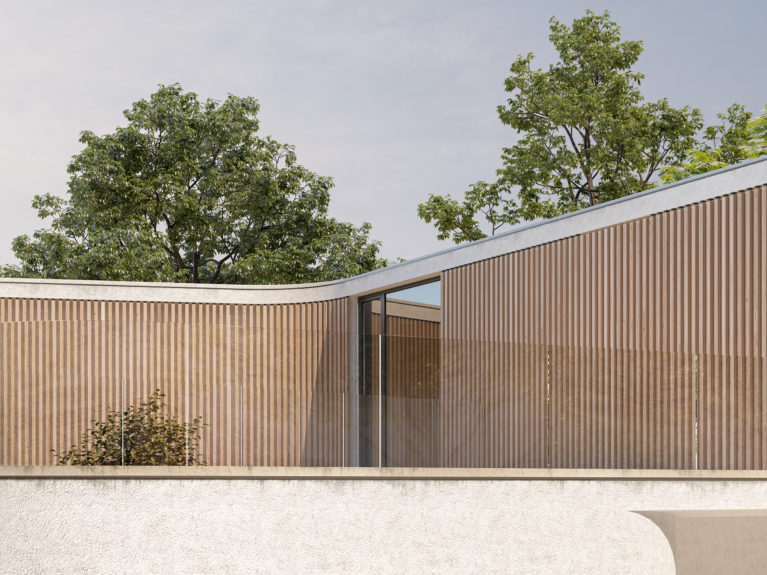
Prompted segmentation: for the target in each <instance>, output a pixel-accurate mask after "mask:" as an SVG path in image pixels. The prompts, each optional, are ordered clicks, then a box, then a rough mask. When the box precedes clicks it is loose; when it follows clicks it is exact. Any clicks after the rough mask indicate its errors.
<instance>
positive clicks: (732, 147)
mask: <svg viewBox="0 0 767 575" xmlns="http://www.w3.org/2000/svg"><path fill="white" fill-rule="evenodd" d="M716 117H717V118H718V119H719V121H720V123H719V124H714V125H713V126H708V127H707V128H706V129H705V131H704V132H703V138H702V140H703V141H702V142H701V143H700V145H698V146H696V147H695V148H692V149H690V150H688V151H687V154H686V155H685V157H684V159H683V160H682V161H681V162H680V163H679V164H676V165H672V166H667V167H665V168H663V170H662V171H661V175H660V177H661V179H662V180H663V181H664V182H676V181H679V180H683V179H684V178H687V177H689V176H693V175H695V174H705V173H706V172H710V171H711V170H717V169H719V168H724V167H726V166H730V165H732V164H737V163H738V162H742V161H743V160H748V159H751V158H758V157H760V156H764V155H767V106H765V109H764V112H762V114H761V115H760V116H759V117H757V118H754V117H753V114H751V112H749V111H748V110H746V108H745V107H744V106H742V105H741V104H733V105H732V106H730V107H729V108H727V111H726V112H725V113H723V114H717V115H716Z"/></svg>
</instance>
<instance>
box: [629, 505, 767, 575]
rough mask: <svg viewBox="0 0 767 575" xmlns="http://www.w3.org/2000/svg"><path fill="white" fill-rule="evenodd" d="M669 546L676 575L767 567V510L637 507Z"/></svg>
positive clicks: (746, 572) (731, 574)
mask: <svg viewBox="0 0 767 575" xmlns="http://www.w3.org/2000/svg"><path fill="white" fill-rule="evenodd" d="M635 513H638V514H639V515H642V516H644V517H647V518H648V519H649V520H650V521H652V522H653V523H655V524H656V525H657V526H658V527H659V528H660V529H661V531H663V534H664V535H665V536H666V539H667V540H668V542H669V545H670V546H671V551H672V552H673V554H674V564H675V565H676V573H677V575H715V574H719V573H727V574H728V575H741V574H742V575H750V574H752V573H764V572H765V569H766V568H767V545H765V544H764V542H765V540H767V510H764V509H734V510H724V509H715V510H691V511H687V510H674V511H636V512H635Z"/></svg>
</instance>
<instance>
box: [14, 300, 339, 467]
mask: <svg viewBox="0 0 767 575" xmlns="http://www.w3.org/2000/svg"><path fill="white" fill-rule="evenodd" d="M347 313H348V310H347V300H346V299H339V300H333V301H325V302H317V303H306V304H293V305H217V304H174V303H139V302H115V301H74V300H39V299H0V465H44V464H52V463H53V462H54V461H55V460H54V458H53V457H52V455H51V453H50V450H51V449H56V450H59V451H60V450H62V449H65V448H67V447H69V446H71V445H72V444H74V443H75V442H76V441H78V438H79V437H80V436H81V434H82V433H83V431H85V429H86V428H87V427H88V426H89V425H90V422H91V421H92V420H98V419H101V418H103V417H104V416H105V414H106V413H107V411H108V410H110V409H117V410H119V409H120V406H121V403H123V405H125V406H126V407H127V406H128V405H135V404H136V403H137V402H138V401H139V400H140V399H142V398H145V397H147V396H148V395H150V394H151V393H152V392H153V391H154V390H155V389H160V390H161V391H162V392H163V393H165V394H166V403H167V404H168V407H169V410H170V412H171V413H172V414H174V415H177V416H178V417H179V418H180V419H181V420H182V421H183V420H184V418H185V417H187V416H188V417H189V418H190V419H191V418H194V417H197V416H200V417H202V420H203V422H204V423H205V424H206V427H205V428H204V430H203V433H202V442H201V447H202V453H203V456H204V458H205V460H206V462H207V463H208V464H211V465H240V464H242V465H289V466H296V465H309V466H327V465H342V464H343V463H344V453H343V452H344V446H345V433H346V429H345V427H346V422H347V420H348V418H347V417H346V412H345V410H346V409H347V407H348V399H347V397H346V393H347V390H348V361H349V358H348V348H349V345H348V333H347V332H348V330H347V322H348V315H347ZM123 380H124V382H125V393H124V398H123V394H122V381H123Z"/></svg>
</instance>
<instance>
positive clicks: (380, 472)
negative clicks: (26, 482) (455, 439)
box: [0, 465, 767, 481]
mask: <svg viewBox="0 0 767 575" xmlns="http://www.w3.org/2000/svg"><path fill="white" fill-rule="evenodd" d="M0 479H158V480H159V479H184V480H188V479H199V480H288V481H289V480H373V481H423V480H427V481H515V480H521V481H535V480H550V481H767V470H694V469H545V468H544V469H538V468H536V469H533V468H525V469H519V468H516V469H497V468H492V469H491V468H480V469H468V468H436V467H384V468H378V467H236V466H190V467H164V466H156V467H151V466H135V467H133V466H132V467H119V466H95V467H71V466H53V465H45V466H0Z"/></svg>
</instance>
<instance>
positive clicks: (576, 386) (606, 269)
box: [441, 187, 767, 469]
mask: <svg viewBox="0 0 767 575" xmlns="http://www.w3.org/2000/svg"><path fill="white" fill-rule="evenodd" d="M668 193H673V192H668ZM442 290H443V291H442V303H443V324H442V329H443V332H442V337H443V341H442V357H443V369H442V371H443V382H442V395H441V397H442V410H441V414H442V419H441V425H442V441H443V445H442V458H443V461H442V463H443V464H444V465H449V466H472V467H494V466H503V467H547V466H550V467H565V468H677V469H689V468H700V469H765V468H766V467H767V381H766V379H765V375H767V371H765V370H766V369H767V363H766V362H767V189H765V188H764V187H757V188H753V189H749V190H745V191H742V192H738V193H735V194H731V195H728V196H724V197H721V198H716V199H712V200H709V201H706V202H701V203H699V204H695V205H691V206H685V207H682V208H678V209H675V210H672V211H668V212H664V213H661V214H657V215H653V216H649V217H644V218H641V219H637V220H634V221H629V222H626V223H622V224H619V225H615V226H611V227H607V228H603V229H600V230H597V231H594V232H590V233H585V234H582V235H578V236H574V237H571V238H568V239H565V240H561V241H557V242H553V243H550V244H546V245H541V246H537V247H534V248H531V249H527V250H523V251H520V252H516V253H512V254H508V255H505V256H501V257H498V258H494V259H491V260H486V261H481V262H477V263H474V264H471V265H467V266H464V267H460V268H455V269H451V270H447V271H446V272H444V273H443V276H442Z"/></svg>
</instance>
